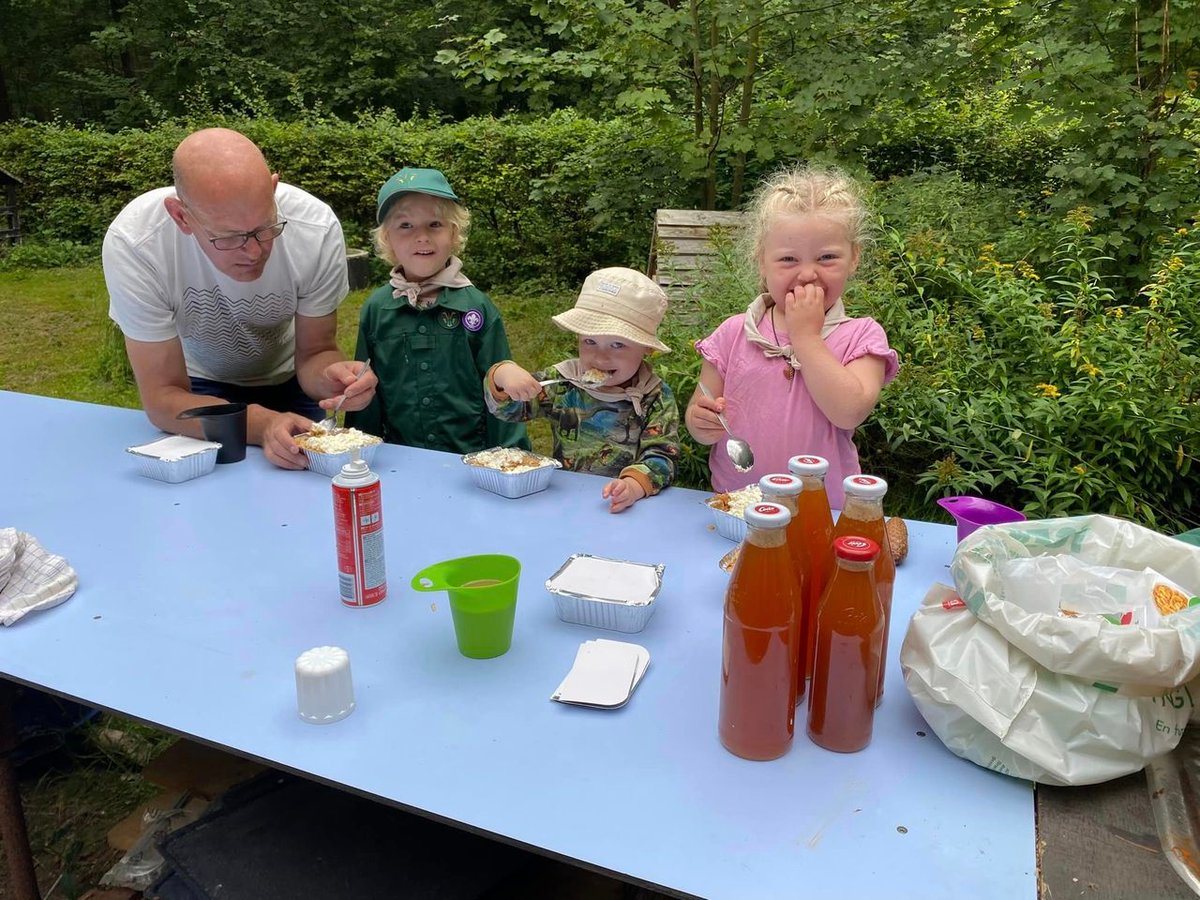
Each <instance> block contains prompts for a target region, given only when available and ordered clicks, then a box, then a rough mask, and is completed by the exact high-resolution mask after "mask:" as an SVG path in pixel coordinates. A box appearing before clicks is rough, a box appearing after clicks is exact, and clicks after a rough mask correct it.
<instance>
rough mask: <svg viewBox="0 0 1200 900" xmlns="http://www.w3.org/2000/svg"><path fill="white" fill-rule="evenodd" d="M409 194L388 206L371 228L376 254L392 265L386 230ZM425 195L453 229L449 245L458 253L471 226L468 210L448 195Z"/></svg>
mask: <svg viewBox="0 0 1200 900" xmlns="http://www.w3.org/2000/svg"><path fill="white" fill-rule="evenodd" d="M409 196H412V194H407V195H403V196H401V197H400V198H399V199H398V200H396V201H395V202H394V203H393V204H392V205H391V207H389V209H388V212H387V215H386V216H385V217H384V220H383V222H381V223H380V224H379V225H376V226H375V228H374V229H372V230H371V239H372V240H373V241H374V242H375V253H376V255H378V256H379V258H380V259H382V260H385V261H386V262H387V263H388V265H390V266H393V267H394V266H395V265H396V257H395V256H394V255H392V247H391V245H390V244H389V243H388V239H387V231H388V228H390V227H391V225H392V223H393V222H394V221H395V220H396V217H397V216H398V215H399V214H400V210H401V209H402V208H403V206H404V201H405V200H406V199H407V198H408V197H409ZM425 196H428V197H429V198H430V199H431V200H433V202H434V203H435V204H436V205H437V213H438V217H439V218H440V219H441V220H442V221H443V222H446V223H448V224H449V225H450V227H451V228H453V229H454V243H453V244H452V245H451V250H452V252H453V253H454V255H455V256H457V255H459V254H460V253H462V252H463V249H464V248H465V247H466V246H467V231H469V230H470V227H471V212H470V210H468V209H467V208H466V207H465V206H463V205H462V204H461V203H455V202H454V201H453V200H451V199H449V198H448V197H435V196H433V195H432V194H426V195H425Z"/></svg>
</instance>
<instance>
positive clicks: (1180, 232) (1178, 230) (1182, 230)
mask: <svg viewBox="0 0 1200 900" xmlns="http://www.w3.org/2000/svg"><path fill="white" fill-rule="evenodd" d="M1175 233H1176V234H1177V235H1179V236H1180V237H1183V236H1184V235H1185V234H1187V233H1188V230H1187V229H1186V228H1176V229H1175Z"/></svg>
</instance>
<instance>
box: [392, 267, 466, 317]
mask: <svg viewBox="0 0 1200 900" xmlns="http://www.w3.org/2000/svg"><path fill="white" fill-rule="evenodd" d="M470 286H471V279H469V278H467V276H466V275H464V274H462V260H461V259H459V258H458V257H457V256H452V257H450V259H448V260H447V261H446V268H444V269H442V270H441V271H440V272H435V273H434V274H432V275H430V276H429V277H428V278H426V279H425V280H424V281H408V280H407V279H406V278H405V277H404V270H403V269H401V268H400V267H399V266H396V268H394V269H392V296H393V297H395V298H397V299H399V298H400V297H405V298H406V299H407V300H408V305H409V306H411V307H412V308H413V309H429V308H430V307H431V306H433V305H434V304H435V303H437V298H438V294H440V293H441V292H442V288H461V287H470Z"/></svg>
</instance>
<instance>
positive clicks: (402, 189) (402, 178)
mask: <svg viewBox="0 0 1200 900" xmlns="http://www.w3.org/2000/svg"><path fill="white" fill-rule="evenodd" d="M408 193H416V194H431V195H433V196H434V197H445V198H446V199H447V200H453V201H454V202H455V203H458V202H459V199H458V194H456V193H454V191H453V189H451V187H450V182H448V181H447V180H446V176H445V175H443V174H442V173H441V172H439V171H438V170H437V169H407V168H405V169H401V170H400V171H399V172H397V173H396V174H395V175H393V176H392V177H391V178H389V179H388V180H387V181H386V182H384V185H383V187H381V188H380V189H379V201H378V203H377V205H376V212H375V221H376V222H379V223H382V222H383V217H384V216H385V215H386V214H387V211H388V207H389V206H391V205H392V201H393V200H395V199H396V198H397V197H399V196H400V195H401V194H408Z"/></svg>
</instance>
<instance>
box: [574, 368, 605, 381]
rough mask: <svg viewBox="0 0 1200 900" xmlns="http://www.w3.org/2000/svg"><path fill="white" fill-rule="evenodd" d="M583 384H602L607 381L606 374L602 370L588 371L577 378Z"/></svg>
mask: <svg viewBox="0 0 1200 900" xmlns="http://www.w3.org/2000/svg"><path fill="white" fill-rule="evenodd" d="M579 380H580V381H582V382H583V383H584V384H604V382H606V381H608V373H607V372H605V371H604V370H603V369H588V370H587V371H586V372H584V373H583V375H581V376H580V377H579Z"/></svg>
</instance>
